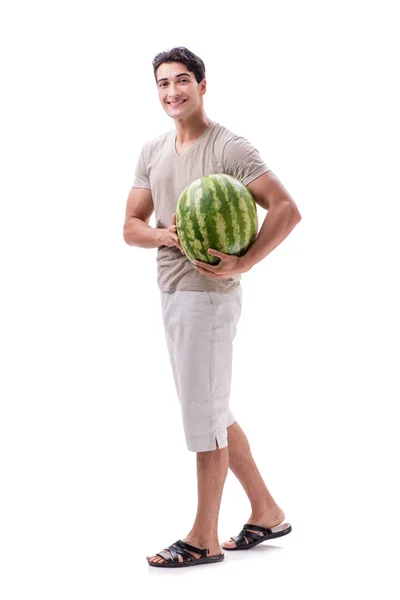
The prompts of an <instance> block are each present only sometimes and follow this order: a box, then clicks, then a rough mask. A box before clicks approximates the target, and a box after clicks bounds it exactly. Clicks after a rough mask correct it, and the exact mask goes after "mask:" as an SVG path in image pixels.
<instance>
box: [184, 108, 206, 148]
mask: <svg viewBox="0 0 400 600" xmlns="http://www.w3.org/2000/svg"><path fill="white" fill-rule="evenodd" d="M210 125H211V122H210V119H209V118H208V117H207V115H206V114H205V113H204V112H203V113H202V114H200V115H190V116H188V117H187V118H186V119H175V127H176V143H177V144H180V145H183V144H185V143H187V142H191V141H193V140H196V139H197V138H199V137H200V136H201V134H202V133H203V132H204V131H205V130H206V129H207V127H209V126H210Z"/></svg>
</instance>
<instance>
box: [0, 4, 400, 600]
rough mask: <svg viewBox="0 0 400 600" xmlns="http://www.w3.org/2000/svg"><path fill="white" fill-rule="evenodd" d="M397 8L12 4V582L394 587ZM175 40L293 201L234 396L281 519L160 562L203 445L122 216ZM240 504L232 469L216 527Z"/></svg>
mask: <svg viewBox="0 0 400 600" xmlns="http://www.w3.org/2000/svg"><path fill="white" fill-rule="evenodd" d="M395 4H396V3H395V2H380V3H379V4H378V2H355V1H349V0H346V1H335V2H317V1H314V2H310V1H303V2H286V1H283V0H279V2H268V1H266V2H259V3H258V2H255V1H254V0H249V1H247V2H245V3H243V2H241V3H239V2H233V1H230V2H209V3H207V2H205V3H204V2H198V3H191V2H178V3H176V2H175V3H174V2H163V3H160V2H158V3H154V2H145V3H144V5H143V6H141V7H139V6H137V5H135V3H134V2H132V1H131V2H127V1H126V2H122V1H120V2H118V1H116V2H115V1H114V2H113V3H111V2H96V3H95V2H89V1H87V0H80V1H79V2H76V1H70V2H68V3H67V2H49V1H48V2H43V1H38V2H35V3H28V2H17V1H16V2H13V3H11V2H4V3H3V4H2V8H1V13H0V23H1V25H0V50H1V56H2V66H1V86H2V92H1V117H0V118H1V157H0V158H1V172H2V175H1V182H0V185H1V190H0V191H1V220H0V227H1V230H0V243H1V284H2V292H1V305H2V306H1V352H2V357H1V371H2V373H1V390H0V391H1V423H0V427H1V430H0V434H1V435H0V450H1V473H0V477H1V480H0V481H1V486H2V492H1V496H0V502H1V511H0V515H1V516H0V518H1V531H0V539H1V542H0V544H1V557H0V563H1V571H2V575H1V583H0V585H1V588H3V589H2V594H1V595H2V598H4V600H13V599H17V598H18V599H22V598H23V599H27V598H29V599H30V598H33V597H38V598H41V599H42V600H44V599H47V598H51V599H54V598H57V599H58V600H63V599H68V600H70V599H71V598H74V599H85V600H86V599H88V598H95V599H96V600H100V599H103V598H104V599H106V598H107V599H113V600H114V599H116V598H118V600H123V599H125V598H126V599H128V598H129V599H131V598H139V597H140V598H142V597H145V596H146V597H147V596H149V597H151V598H158V597H163V598H173V597H174V598H175V597H181V598H183V597H185V598H186V597H187V598H205V597H208V598H210V594H211V597H214V595H215V596H216V595H217V594H218V595H220V594H222V593H223V594H227V595H228V594H229V595H230V596H233V595H234V596H237V595H240V596H241V597H253V596H254V595H255V594H257V596H259V595H261V597H264V596H268V597H269V598H294V597H301V598H303V597H304V598H313V599H314V598H315V599H317V598H318V599H320V598H324V599H327V598H337V597H339V596H340V597H341V598H355V597H367V596H371V597H374V598H376V597H381V598H385V599H391V598H398V593H399V591H398V588H397V590H396V586H397V582H396V580H395V577H394V567H395V565H396V561H395V559H396V553H397V554H398V537H397V536H398V533H399V525H398V514H397V511H398V506H399V497H398V486H397V479H398V459H397V456H398V451H399V448H398V444H397V437H398V420H397V417H395V414H396V408H397V404H398V403H399V400H400V393H399V333H400V331H399V329H400V328H399V318H398V312H399V304H400V302H399V300H400V299H399V293H398V279H399V256H400V249H399V243H398V238H399V228H398V215H399V208H398V205H399V200H400V194H399V187H400V186H399V133H400V127H399V106H400V98H399V89H398V82H399V77H398V73H399V70H398V55H399V50H400V48H399V43H398V30H399V22H398V20H397V19H396V18H395ZM177 45H184V46H187V47H188V48H189V49H190V50H192V51H193V52H195V53H196V54H197V55H199V56H200V57H201V58H202V59H203V60H204V62H205V65H206V79H207V83H208V90H207V93H206V96H205V110H206V114H207V115H208V116H209V117H210V118H211V119H213V120H215V121H218V122H220V123H222V124H223V125H225V126H226V127H228V128H229V129H231V130H232V131H234V132H235V133H238V134H240V135H243V136H245V137H246V138H247V139H248V140H249V141H250V142H251V143H252V144H253V145H254V146H255V147H256V148H257V149H258V150H259V151H260V153H261V155H262V157H263V158H264V160H265V161H266V162H267V164H268V166H269V167H270V168H271V169H272V170H273V172H274V173H275V174H276V175H277V176H278V177H279V179H280V180H281V182H282V183H283V185H284V186H285V187H286V189H287V190H288V191H289V193H290V194H291V196H292V197H293V198H294V200H295V202H296V204H297V206H298V207H299V210H300V212H301V214H302V221H301V222H300V224H299V225H298V226H297V227H296V228H295V229H294V231H293V232H292V233H291V234H290V235H289V237H288V238H287V239H286V240H285V241H284V242H283V243H282V244H281V245H280V246H278V248H276V249H275V250H274V251H273V252H272V253H271V254H270V255H269V256H267V257H266V258H265V259H264V260H263V261H262V262H261V263H259V264H258V265H256V266H255V267H254V268H253V269H252V270H251V271H250V272H249V273H246V274H245V275H244V276H243V278H242V289H243V313H242V317H241V320H240V323H239V328H238V334H237V337H236V340H235V342H234V344H235V346H234V374H233V381H232V396H231V404H232V409H233V411H234V413H235V416H236V418H237V420H238V422H239V423H240V424H241V426H242V427H243V429H244V430H245V432H246V434H247V436H248V438H249V441H250V444H251V447H252V451H253V454H254V457H255V459H256V461H257V464H258V466H259V468H260V470H261V472H262V474H263V476H264V477H265V481H266V483H267V485H268V487H269V488H270V490H271V492H272V494H273V496H274V497H275V499H276V500H277V502H278V504H279V505H280V506H281V507H282V508H283V510H284V511H285V514H286V519H287V520H288V521H290V522H291V523H292V526H293V533H292V534H291V535H290V536H288V537H287V538H282V539H281V540H276V542H275V543H271V544H269V545H267V544H263V545H262V546H258V547H257V549H254V550H252V551H250V552H236V553H230V554H228V553H226V560H225V561H224V562H223V563H221V564H219V565H211V566H204V567H199V568H194V569H184V570H177V571H176V570H173V571H171V570H165V569H154V568H150V567H148V565H147V562H146V560H145V556H146V555H148V554H154V553H155V552H157V551H159V550H161V549H162V548H164V547H165V545H169V544H171V543H172V542H173V541H175V540H176V539H178V538H183V537H184V536H185V535H186V534H187V533H188V531H189V529H190V527H191V525H192V522H193V519H194V516H195V510H196V494H197V490H196V473H195V454H194V453H190V452H188V451H187V449H186V444H185V440H184V436H183V429H182V424H181V420H180V412H179V405H178V400H177V397H176V394H175V388H174V384H173V379H172V373H171V370H170V365H169V360H168V355H167V349H166V344H165V339H164V332H163V328H162V321H161V308H160V298H159V291H158V288H157V284H156V262H155V260H156V250H155V249H154V250H144V249H139V248H134V247H129V246H127V245H126V244H125V243H124V241H123V237H122V227H123V220H124V215H125V205H126V199H127V196H128V193H129V191H130V188H131V185H132V183H133V177H134V170H135V166H136V161H137V159H138V155H139V152H140V149H141V147H142V145H143V143H144V142H145V141H147V140H149V139H152V138H153V137H156V136H158V135H160V134H161V133H163V132H165V131H167V130H169V129H172V128H174V122H173V121H172V120H171V119H170V118H169V117H167V115H166V114H165V112H164V111H163V109H162V107H161V105H160V104H159V101H158V97H157V91H156V87H155V82H154V78H153V71H152V66H151V63H152V59H153V58H154V56H155V55H156V54H157V53H158V52H160V51H163V50H166V49H170V48H172V47H173V46H177ZM263 216H264V215H263V214H262V211H261V212H260V217H261V218H262V217H263ZM153 224H154V221H153ZM396 453H397V456H396ZM249 514H250V508H249V505H248V503H247V499H246V497H245V495H244V492H243V491H242V489H241V487H240V485H239V483H238V482H237V480H236V479H235V478H234V476H233V475H232V474H231V473H229V474H228V478H227V481H226V486H225V490H224V496H223V501H222V507H221V514H220V540H221V542H222V541H223V540H226V539H228V538H229V537H230V536H231V535H236V534H237V533H238V532H239V531H240V529H241V527H242V525H243V523H245V522H246V520H247V518H248V516H249ZM279 549H280V550H279ZM397 562H398V560H397ZM142 584H144V585H145V586H146V589H145V590H143V589H142V591H141V592H140V593H139V592H138V588H139V587H140V586H141V585H142Z"/></svg>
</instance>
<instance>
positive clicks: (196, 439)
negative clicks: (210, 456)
mask: <svg viewBox="0 0 400 600" xmlns="http://www.w3.org/2000/svg"><path fill="white" fill-rule="evenodd" d="M217 443H218V447H217ZM186 444H187V447H188V450H189V451H190V452H208V451H210V450H217V449H221V448H226V446H227V445H228V434H227V431H226V429H224V430H223V431H220V432H217V433H208V434H206V435H196V436H192V437H187V438H186Z"/></svg>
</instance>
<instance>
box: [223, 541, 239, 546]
mask: <svg viewBox="0 0 400 600" xmlns="http://www.w3.org/2000/svg"><path fill="white" fill-rule="evenodd" d="M235 546H236V543H235V542H234V541H233V540H228V541H227V542H224V543H223V544H222V547H223V548H234V547H235Z"/></svg>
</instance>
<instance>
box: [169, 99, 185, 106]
mask: <svg viewBox="0 0 400 600" xmlns="http://www.w3.org/2000/svg"><path fill="white" fill-rule="evenodd" d="M185 102H187V98H186V99H185V100H182V101H181V102H167V104H169V105H170V106H172V108H176V107H177V106H181V105H182V104H185Z"/></svg>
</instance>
